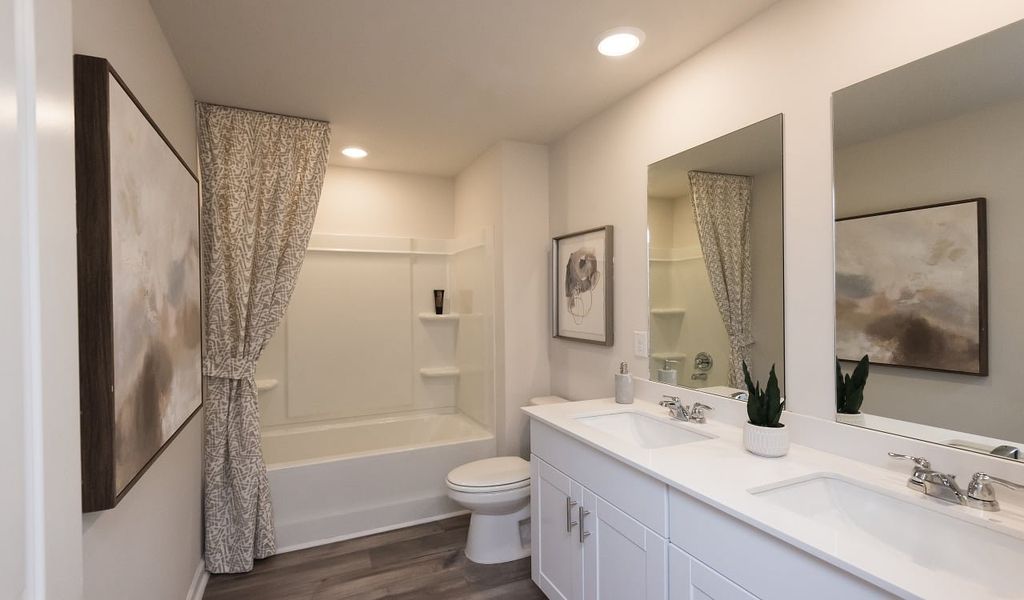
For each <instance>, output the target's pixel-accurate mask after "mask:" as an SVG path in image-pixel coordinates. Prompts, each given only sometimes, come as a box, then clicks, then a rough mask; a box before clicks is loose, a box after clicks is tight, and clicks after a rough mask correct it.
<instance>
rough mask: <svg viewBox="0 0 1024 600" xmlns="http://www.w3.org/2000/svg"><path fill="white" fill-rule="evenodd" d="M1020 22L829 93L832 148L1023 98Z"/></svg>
mask: <svg viewBox="0 0 1024 600" xmlns="http://www.w3.org/2000/svg"><path fill="white" fill-rule="evenodd" d="M1021 65H1024V21H1021V22H1018V23H1014V24H1012V25H1007V26H1006V27H1003V28H1001V29H997V30H996V31H994V32H991V33H988V34H986V35H983V36H980V37H977V38H974V39H972V40H969V41H967V42H964V43H962V44H959V45H957V46H953V47H952V48H949V49H946V50H943V51H942V52H938V53H935V54H932V55H930V56H926V57H925V58H922V59H920V60H917V61H914V62H912V63H910V64H907V65H904V66H902V67H898V68H896V69H893V70H891V71H887V72H885V73H882V74H881V75H877V76H875V77H872V78H870V79H867V80H865V81H861V82H860V83H855V84H854V85H851V86H849V87H847V88H844V89H842V90H839V91H838V92H836V93H835V94H833V96H832V114H833V121H834V129H835V146H836V147H837V148H843V147H846V146H850V145H853V144H858V143H861V142H865V141H868V140H873V139H877V138H880V137H884V136H887V135H892V134H895V133H899V132H901V131H907V130H910V129H914V128H916V127H920V126H922V125H927V124H929V123H935V122H938V121H942V120H945V119H950V118H953V117H956V116H958V115H962V114H966V113H969V112H973V111H976V110H979V109H981V108H984V107H986V106H992V105H995V104H1000V103H1003V102H1011V101H1019V100H1021V99H1024V69H1021Z"/></svg>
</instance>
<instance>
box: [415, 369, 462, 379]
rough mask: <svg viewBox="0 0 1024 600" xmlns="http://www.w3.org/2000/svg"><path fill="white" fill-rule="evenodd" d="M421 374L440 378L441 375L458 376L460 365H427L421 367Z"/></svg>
mask: <svg viewBox="0 0 1024 600" xmlns="http://www.w3.org/2000/svg"><path fill="white" fill-rule="evenodd" d="M420 375H422V376H423V377H430V378H439V377H458V376H459V368H458V367H425V368H423V369H420Z"/></svg>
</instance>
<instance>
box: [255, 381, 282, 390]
mask: <svg viewBox="0 0 1024 600" xmlns="http://www.w3.org/2000/svg"><path fill="white" fill-rule="evenodd" d="M277 383H278V382H277V380H276V379H257V380H256V391H257V392H269V391H270V390H272V389H274V388H276V387H277Z"/></svg>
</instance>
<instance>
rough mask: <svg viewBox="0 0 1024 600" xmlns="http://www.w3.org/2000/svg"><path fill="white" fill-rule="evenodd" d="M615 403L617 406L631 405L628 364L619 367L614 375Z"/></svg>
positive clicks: (631, 384) (631, 395)
mask: <svg viewBox="0 0 1024 600" xmlns="http://www.w3.org/2000/svg"><path fill="white" fill-rule="evenodd" d="M615 401H616V402H618V403H619V404H632V403H633V376H632V375H630V374H629V363H627V362H624V363H621V364H620V365H619V372H618V373H617V374H616V375H615Z"/></svg>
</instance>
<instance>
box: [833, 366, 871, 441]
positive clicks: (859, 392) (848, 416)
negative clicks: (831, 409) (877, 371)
mask: <svg viewBox="0 0 1024 600" xmlns="http://www.w3.org/2000/svg"><path fill="white" fill-rule="evenodd" d="M867 383H868V355H867V354H865V355H864V357H863V358H861V359H860V361H859V362H858V363H857V366H856V367H855V368H854V369H853V374H852V375H849V374H846V375H844V374H843V369H842V367H841V366H839V359H838V358H836V420H838V421H839V422H840V423H850V424H851V425H863V424H864V415H862V414H860V407H861V405H862V404H864V386H866V385H867Z"/></svg>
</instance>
